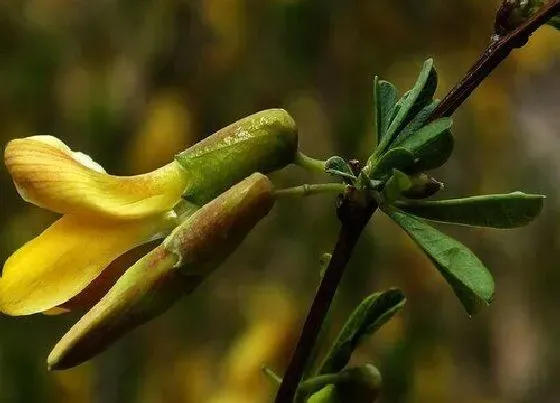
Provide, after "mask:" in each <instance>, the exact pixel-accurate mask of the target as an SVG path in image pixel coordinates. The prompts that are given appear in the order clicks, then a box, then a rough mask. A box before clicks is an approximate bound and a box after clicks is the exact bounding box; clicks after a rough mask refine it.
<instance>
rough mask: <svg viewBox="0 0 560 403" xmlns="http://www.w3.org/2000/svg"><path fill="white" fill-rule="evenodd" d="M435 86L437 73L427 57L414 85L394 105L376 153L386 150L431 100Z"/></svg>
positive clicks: (379, 153)
mask: <svg viewBox="0 0 560 403" xmlns="http://www.w3.org/2000/svg"><path fill="white" fill-rule="evenodd" d="M436 87H437V73H436V70H435V68H434V61H433V60H432V59H428V60H426V61H425V62H424V66H423V68H422V71H420V74H419V75H418V79H417V80H416V84H414V87H413V88H412V89H411V90H410V91H408V92H407V93H405V95H404V96H403V97H402V98H401V99H400V100H399V102H397V104H396V105H395V111H396V113H395V114H394V117H393V119H392V120H391V123H390V125H389V127H388V129H387V134H386V135H385V136H384V138H383V141H382V142H381V144H380V145H379V147H378V151H377V155H381V154H383V153H384V152H385V151H387V149H388V148H389V145H390V144H391V142H392V141H393V140H394V139H395V138H396V137H397V136H398V135H399V133H400V132H401V130H403V129H404V128H405V127H406V125H407V124H408V123H410V121H412V119H413V118H414V117H415V116H416V115H417V114H418V112H420V110H422V109H423V108H425V107H426V106H427V105H428V104H430V103H431V102H432V98H433V96H434V93H435V90H436Z"/></svg>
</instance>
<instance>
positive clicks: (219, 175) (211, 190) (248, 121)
mask: <svg viewBox="0 0 560 403" xmlns="http://www.w3.org/2000/svg"><path fill="white" fill-rule="evenodd" d="M297 143H298V135H297V129H296V125H295V122H294V120H293V119H292V118H291V116H290V115H289V114H288V113H287V112H286V111H285V110H283V109H268V110H264V111H261V112H257V113H255V114H254V115H251V116H247V117H245V118H243V119H241V120H238V121H237V122H235V123H233V124H231V125H229V126H227V127H225V128H223V129H221V130H218V131H217V132H216V133H214V134H213V135H211V136H209V137H207V138H205V139H204V140H202V141H200V142H198V143H197V144H195V145H193V146H192V147H190V148H188V149H187V150H185V151H183V152H182V153H180V154H178V155H177V156H176V157H175V158H176V160H177V161H178V162H179V163H180V164H181V165H182V167H183V168H184V169H185V171H186V172H187V173H188V177H189V180H188V181H187V182H188V183H187V186H186V189H185V192H184V194H183V198H184V199H186V200H188V201H190V202H192V203H195V204H198V205H202V204H204V203H205V202H206V201H208V200H212V199H213V198H214V197H216V196H217V195H219V194H220V193H222V192H223V191H224V190H226V189H227V188H228V187H229V186H230V185H231V184H232V183H237V182H239V181H240V180H242V179H243V178H246V177H247V176H249V175H250V174H252V173H253V172H261V173H263V174H266V173H269V172H272V171H276V170H278V169H281V168H283V167H285V166H286V165H288V164H290V163H292V162H293V161H294V158H295V155H296V152H297Z"/></svg>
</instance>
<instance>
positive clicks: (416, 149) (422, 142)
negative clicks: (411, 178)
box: [399, 118, 454, 173]
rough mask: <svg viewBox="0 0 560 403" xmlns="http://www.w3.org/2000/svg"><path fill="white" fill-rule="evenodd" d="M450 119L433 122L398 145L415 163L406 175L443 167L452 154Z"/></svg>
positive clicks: (451, 123) (451, 122)
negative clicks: (412, 157) (409, 154)
mask: <svg viewBox="0 0 560 403" xmlns="http://www.w3.org/2000/svg"><path fill="white" fill-rule="evenodd" d="M452 125H453V120H452V119H451V118H442V119H438V120H435V121H433V122H431V123H429V124H428V125H426V126H424V127H422V128H421V129H420V130H418V131H417V132H416V133H415V134H414V135H413V136H410V137H408V138H407V139H406V140H404V141H402V142H401V143H400V144H399V147H402V148H404V149H406V150H408V151H409V152H410V153H412V154H413V155H414V157H415V158H416V161H415V163H414V166H413V167H412V169H409V170H406V171H405V172H406V173H416V172H422V171H427V170H430V169H434V168H437V167H439V166H441V165H443V164H444V163H445V162H446V161H447V160H448V159H449V157H450V156H451V153H452V152H453V145H454V141H453V135H452V134H451V131H450V130H449V129H450V128H451V126H452Z"/></svg>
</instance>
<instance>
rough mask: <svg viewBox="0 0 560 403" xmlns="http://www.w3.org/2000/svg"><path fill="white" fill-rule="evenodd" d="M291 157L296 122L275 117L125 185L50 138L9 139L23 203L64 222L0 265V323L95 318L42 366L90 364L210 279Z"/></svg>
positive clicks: (237, 127) (252, 120) (272, 113)
mask: <svg viewBox="0 0 560 403" xmlns="http://www.w3.org/2000/svg"><path fill="white" fill-rule="evenodd" d="M296 155H297V129H296V126H295V123H294V121H293V119H292V118H291V117H290V116H289V115H288V113H287V112H286V111H284V110H280V109H272V110H266V111H262V112H259V113H257V114H254V115H251V116H249V117H247V118H244V119H241V120H239V121H238V122H235V123H234V124H232V125H230V126H228V127H226V128H224V129H221V130H220V131H218V132H217V133H215V134H214V135H212V136H210V137H208V138H206V139H204V140H202V141H201V142H200V143H197V144H195V145H194V146H192V147H190V148H189V149H187V150H185V151H183V152H182V153H180V154H179V155H177V156H176V158H175V161H173V162H171V163H170V164H168V165H166V166H164V167H162V168H160V169H158V170H156V171H154V172H151V173H148V174H144V175H138V176H132V177H120V176H113V175H109V174H107V173H105V171H104V170H103V168H102V167H101V166H99V165H98V164H96V163H95V162H93V161H92V160H91V158H89V157H88V156H86V155H84V154H81V153H76V152H72V151H71V150H70V149H69V148H68V147H67V146H66V145H65V144H64V143H62V142H61V141H60V140H58V139H57V138H54V137H50V136H35V137H28V138H24V139H16V140H12V141H11V142H10V143H9V144H8V145H7V147H6V150H5V163H6V166H7V168H8V170H9V172H10V174H11V175H12V178H13V181H14V183H15V185H16V189H17V190H18V192H19V193H20V195H21V196H22V197H23V198H24V200H26V201H29V202H31V203H34V204H36V205H38V206H40V207H43V208H47V209H49V210H52V211H54V212H57V213H60V214H63V216H62V217H61V218H60V219H59V220H58V221H56V222H55V223H53V224H52V225H51V227H49V228H48V229H46V230H45V231H44V232H43V233H42V234H40V235H39V236H38V237H36V238H35V239H33V240H31V241H30V242H28V243H27V244H25V245H24V246H23V247H22V248H20V249H19V250H17V251H16V252H15V253H14V254H13V255H12V256H11V257H10V258H9V259H8V260H7V261H6V262H5V264H4V267H3V270H2V277H0V312H3V313H5V314H8V315H29V314H33V313H38V312H43V313H53V311H56V312H57V313H60V312H61V311H65V310H73V309H89V308H91V309H90V310H89V311H88V312H87V313H85V315H84V316H83V317H82V318H81V319H80V320H79V322H78V323H77V324H75V325H74V326H73V327H72V328H71V329H70V331H69V332H68V333H67V334H65V335H64V336H63V338H62V339H61V340H60V342H59V343H58V344H57V345H56V346H55V347H54V349H53V351H52V352H51V354H50V355H49V358H48V366H49V368H50V369H65V368H70V367H73V366H75V365H78V364H80V363H82V362H84V361H86V360H88V359H90V358H91V357H93V356H95V355H96V354H97V353H99V352H101V351H103V350H104V349H105V348H107V347H108V346H109V345H110V344H111V343H112V342H113V341H115V340H116V339H118V338H120V337H121V336H122V335H123V334H125V333H126V332H128V331H129V330H131V329H132V328H134V327H136V326H138V325H140V324H142V323H145V322H146V321H148V320H150V319H152V318H153V317H155V316H157V315H159V314H161V313H162V312H163V311H165V310H166V309H167V308H169V307H170V306H171V305H172V304H173V303H174V302H175V301H176V300H178V299H179V298H180V297H181V296H182V295H185V294H188V293H190V292H192V290H194V289H195V288H196V287H197V286H198V285H199V284H200V283H201V282H202V281H203V280H204V278H206V277H207V276H208V275H209V274H210V273H211V272H212V271H213V270H214V269H216V268H217V267H218V266H219V265H220V264H221V263H222V262H223V261H224V260H225V259H226V258H227V257H228V256H229V255H230V254H231V253H232V252H233V251H234V250H235V249H236V248H237V247H238V246H239V244H240V243H241V242H242V241H243V239H244V238H245V236H246V235H247V234H248V233H249V231H251V229H252V228H253V227H254V226H255V225H256V224H257V223H258V222H259V221H260V220H261V219H262V218H263V217H264V216H266V214H267V213H268V212H269V211H270V209H271V208H272V207H273V204H274V200H275V194H274V191H273V186H272V184H271V182H270V181H269V179H268V178H267V177H266V176H265V174H267V173H270V172H273V171H275V170H278V169H281V168H283V167H284V166H286V165H288V164H290V163H292V162H294V160H295V158H296ZM162 238H164V239H163V241H161V239H162ZM154 240H158V241H157V242H158V243H157V244H154ZM155 245H157V246H155ZM154 246H155V248H154ZM130 256H133V258H132V260H131V262H129V263H128V265H126V263H125V264H124V265H123V263H122V262H123V261H125V262H126V259H125V258H126V257H129V258H130ZM130 264H132V266H131V267H128V266H130ZM119 265H120V266H124V267H121V268H120V269H118V268H117V269H116V268H115V267H116V266H119Z"/></svg>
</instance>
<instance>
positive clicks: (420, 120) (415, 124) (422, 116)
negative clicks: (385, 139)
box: [392, 100, 439, 147]
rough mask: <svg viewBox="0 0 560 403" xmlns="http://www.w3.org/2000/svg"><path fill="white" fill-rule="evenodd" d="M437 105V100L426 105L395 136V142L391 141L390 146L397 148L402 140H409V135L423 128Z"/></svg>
mask: <svg viewBox="0 0 560 403" xmlns="http://www.w3.org/2000/svg"><path fill="white" fill-rule="evenodd" d="M438 105H439V100H436V101H432V102H430V103H429V104H428V105H426V106H425V107H424V108H422V110H421V111H420V112H418V113H417V114H416V116H414V118H413V119H412V120H411V121H410V123H408V124H407V125H406V127H405V128H404V129H403V130H402V131H401V132H400V133H399V134H398V135H397V137H396V138H395V140H394V141H393V144H392V146H393V147H398V145H399V144H400V143H402V142H403V141H404V140H406V139H407V138H409V137H410V136H411V135H413V134H414V133H416V132H417V131H418V130H420V129H421V128H422V126H424V124H425V123H426V121H427V120H428V118H429V117H430V115H431V114H432V112H433V111H434V110H435V109H436V108H437V106H438Z"/></svg>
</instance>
